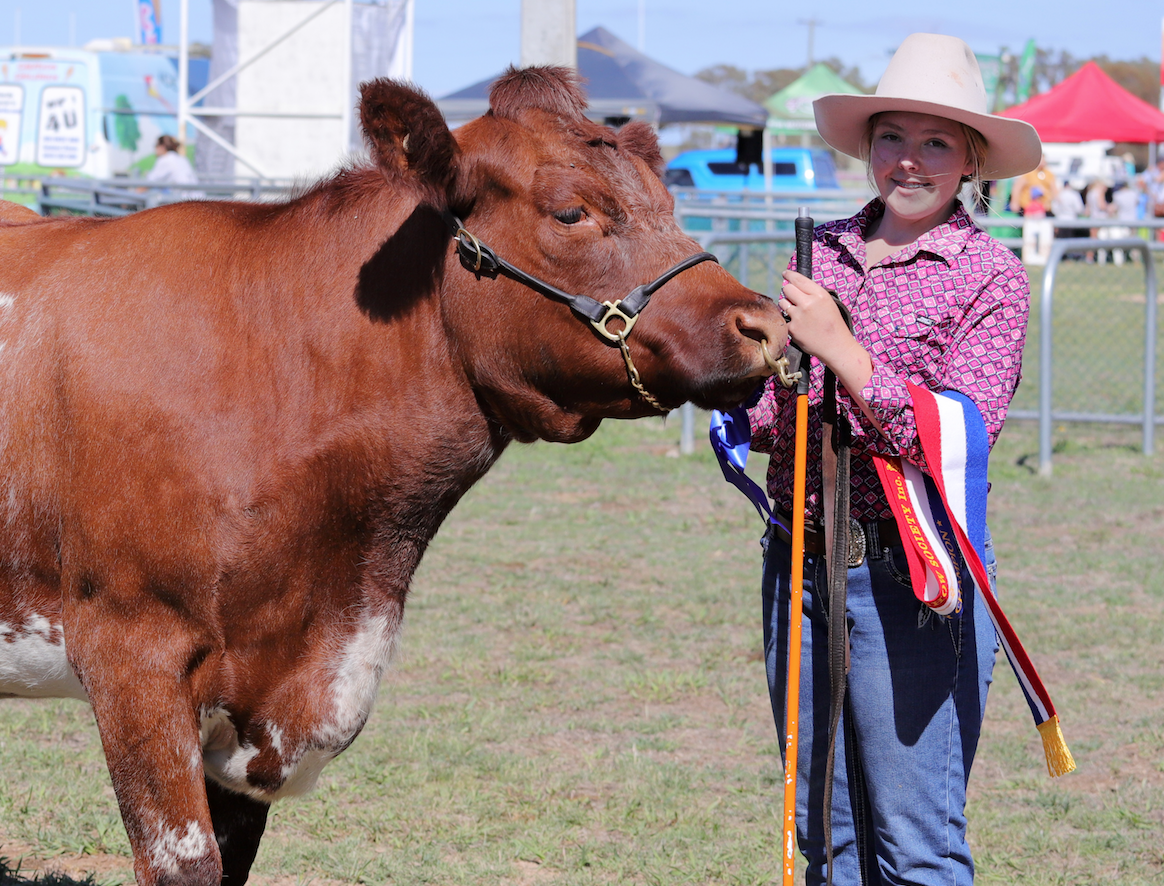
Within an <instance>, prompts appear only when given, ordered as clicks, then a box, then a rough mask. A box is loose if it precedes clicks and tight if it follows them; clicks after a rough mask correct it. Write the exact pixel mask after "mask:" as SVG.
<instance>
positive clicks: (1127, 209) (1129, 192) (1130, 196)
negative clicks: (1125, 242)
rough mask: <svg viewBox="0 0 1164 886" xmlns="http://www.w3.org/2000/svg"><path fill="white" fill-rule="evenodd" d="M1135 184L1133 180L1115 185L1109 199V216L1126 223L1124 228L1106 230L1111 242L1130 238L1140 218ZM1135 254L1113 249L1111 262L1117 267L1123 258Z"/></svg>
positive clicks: (1122, 261) (1138, 199)
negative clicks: (1109, 234)
mask: <svg viewBox="0 0 1164 886" xmlns="http://www.w3.org/2000/svg"><path fill="white" fill-rule="evenodd" d="M1136 185H1137V183H1136V180H1135V179H1131V180H1130V181H1125V182H1123V183H1120V184H1117V185H1116V186H1115V190H1114V191H1113V193H1112V197H1111V210H1110V211H1111V214H1112V215H1113V216H1114V217H1115V218H1117V219H1119V220H1120V221H1122V222H1126V227H1125V226H1121V227H1112V228H1108V230H1109V231H1110V232H1111V237H1112V239H1113V240H1119V239H1120V238H1122V237H1130V236H1132V228H1133V227H1135V224H1136V222H1137V221H1139V218H1140V195H1139V194H1138V193H1137V190H1138V189H1137V187H1136ZM1135 254H1136V253H1134V252H1131V251H1130V250H1124V249H1113V250H1112V261H1114V262H1115V263H1116V264H1117V265H1122V264H1123V263H1124V258H1125V256H1128V255H1131V256H1134V255H1135Z"/></svg>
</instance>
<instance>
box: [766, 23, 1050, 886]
mask: <svg viewBox="0 0 1164 886" xmlns="http://www.w3.org/2000/svg"><path fill="white" fill-rule="evenodd" d="M814 108H815V112H816V123H817V129H818V131H819V132H820V134H821V137H822V138H824V140H825V141H826V142H827V143H828V144H830V145H831V146H832V147H833V148H835V149H837V150H838V151H841V152H843V153H845V154H849V155H851V156H854V157H859V158H860V159H862V160H864V161H865V163H866V164H867V169H868V175H869V179H870V182H871V183H872V185H873V188H874V190H875V191H876V193H877V194H878V196H877V197H876V198H875V199H874V200H872V201H871V202H870V203H869V204H868V205H867V206H865V208H864V209H862V210H861V212H860V213H858V214H857V215H855V216H853V217H852V218H849V219H845V220H842V221H836V222H830V223H828V224H824V225H821V226H820V227H818V228H817V229H816V231H815V233H814V243H813V277H814V279H812V280H810V279H808V278H807V277H805V276H803V275H801V274H798V273H797V272H796V271H795V270H791V269H790V270H788V271H786V272H785V274H784V280H785V283H784V287H783V298H782V299H781V300H780V306H781V308H782V309H783V310H784V312H785V313H786V315H787V316H788V318H789V323H788V329H789V332H790V334H791V335H792V338H793V340H794V342H795V343H796V344H797V345H798V346H799V347H801V348H802V349H803V350H804V351H806V352H807V353H809V354H812V355H813V356H814V359H813V360H812V365H811V381H812V385H811V390H810V396H809V404H810V421H809V446H808V451H809V454H810V455H809V457H810V462H809V472H808V476H809V481H808V494H807V500H806V519H807V521H808V522H807V527H806V542H805V560H804V564H805V565H804V620H803V624H802V631H803V644H804V645H803V647H802V648H803V653H802V654H803V658H802V665H801V668H802V670H801V686H800V695H801V704H800V736H801V737H800V744H799V747H800V754H799V765H798V769H799V772H798V773H797V778H798V791H797V803H798V809H797V828H798V833H799V844H800V848H801V851H802V852H803V853H804V854H805V855H806V857H807V859H808V870H807V877H806V880H807V882H808V883H809V884H818V883H822V882H824V881H825V879H826V877H827V876H828V874H829V873H830V872H828V871H826V863H825V859H826V852H825V845H824V833H823V815H824V810H823V808H822V804H823V791H824V776H825V764H826V756H827V754H826V748H827V740H826V734H827V728H828V712H829V677H828V669H827V663H826V649H827V642H826V636H827V634H826V619H827V612H825V611H824V607H825V606H826V605H827V597H826V596H825V595H824V594H823V593H822V592H823V591H824V590H825V589H826V584H827V583H826V577H825V570H826V564H825V563H824V556H823V553H824V541H823V530H824V529H825V528H827V527H824V526H823V507H822V501H821V476H820V468H819V453H820V442H821V428H820V416H821V412H820V409H821V401H822V379H823V374H824V367H825V366H828V367H829V368H830V369H831V370H832V371H833V373H834V374H835V375H836V378H837V398H836V399H837V410H838V412H839V413H840V414H843V415H846V416H847V418H848V421H849V423H850V425H851V426H852V429H853V444H852V486H851V496H852V498H851V512H850V515H851V527H852V536H851V537H852V538H853V539H854V543H853V544H852V545H851V546H850V547H851V553H850V557H849V563H848V604H847V607H848V608H847V613H846V615H847V623H848V627H849V633H850V638H849V643H850V649H851V652H850V655H851V670H850V673H849V694H848V700H847V703H846V707H845V709H844V713H843V716H842V723H843V726H842V728H841V729H839V730H838V737H837V747H836V756H835V760H836V772H835V781H834V787H833V794H832V805H833V808H832V810H831V821H832V843H833V847H834V850H835V855H834V859H833V867H834V870H833V871H832V872H831V873H832V878H831V879H832V882H834V883H837V884H844V886H851V884H852V886H855V884H859V883H862V882H864V883H866V884H880V883H885V884H916V886H928V884H939V883H941V884H944V886H950V884H954V886H968V884H970V883H972V882H973V872H974V867H973V861H972V859H971V857H970V849H969V846H968V845H967V842H966V819H965V814H964V807H965V802H966V782H967V778H968V776H969V774H970V766H971V763H972V762H973V759H974V751H975V748H976V746H977V742H978V735H979V730H980V728H981V724H982V717H983V712H984V706H985V703H986V691H987V687H988V686H989V684H990V681H991V671H992V669H993V665H994V655H995V651H996V649H997V644H996V640H995V634H994V629H993V626H992V624H991V622H990V619H989V615H988V613H987V611H986V607H985V605H984V604H983V603H982V602H981V600H980V599H979V600H977V601H976V600H975V599H974V598H975V596H976V595H975V594H973V593H971V594H967V595H966V599H964V600H963V609H962V612H961V614H960V616H951V617H942V616H938V615H935V614H933V613H932V611H931V610H930V609H928V608H927V607H925V606H923V605H922V604H921V603H919V602H918V600H917V599H916V597H915V596H914V594H913V592H912V590H911V583H910V578H909V568H908V563H907V560H906V558H905V553H904V550H903V548H902V545H901V541H900V536H899V534H898V531H897V525H896V523H895V521H894V519H893V512H892V510H891V509H890V507H889V504H888V502H887V500H886V496H885V493H884V491H883V488H882V485H881V482H880V480H879V478H878V474H877V472H876V470H875V467H874V465H873V461H872V453H880V454H882V455H886V456H898V457H900V458H902V459H903V460H907V461H909V462H911V463H913V464H914V465H916V466H917V467H919V468H921V469H922V470H923V471H925V470H928V468H927V466H926V463H925V458H924V455H923V454H922V451H921V448H920V444H919V441H918V436H917V428H916V425H915V422H914V415H913V407H912V401H911V398H910V395H909V393H908V391H907V389H906V382H911V383H913V384H915V385H920V386H924V387H926V388H928V389H930V390H933V391H938V392H941V391H951V390H953V391H959V392H961V393H962V394H964V395H966V396H967V397H969V398H970V399H971V400H972V401H973V403H974V404H975V405H976V406H977V408H978V410H979V411H980V412H981V414H982V417H983V419H984V421H985V424H986V429H987V434H988V438H989V443H990V444H991V445H993V443H994V440H995V439H996V438H997V436H998V433H999V431H1000V430H1001V429H1002V423H1003V420H1004V419H1005V417H1006V410H1007V405H1008V404H1009V402H1010V399H1011V397H1012V395H1013V394H1014V390H1015V387H1016V386H1017V385H1018V381H1019V373H1020V364H1021V357H1022V349H1023V340H1024V336H1025V331H1026V324H1027V314H1028V309H1029V289H1030V286H1029V283H1028V280H1027V275H1026V272H1025V271H1024V269H1023V266H1022V264H1021V263H1020V262H1019V260H1018V259H1017V258H1016V257H1015V256H1014V255H1013V253H1011V251H1010V250H1008V249H1006V248H1005V247H1003V246H1002V245H1001V244H999V243H998V242H997V241H995V240H993V239H992V238H991V237H989V236H988V235H987V234H986V233H984V232H983V231H981V230H979V229H978V228H976V227H975V226H974V224H973V222H972V221H971V220H970V217H969V216H968V215H967V213H966V211H965V210H964V209H963V208H962V205H961V203H960V202H959V200H958V192H959V191H960V190H961V189H962V187H963V186H964V185H966V184H970V185H971V186H972V187H973V188H977V189H981V187H982V183H983V182H984V181H985V180H991V179H1001V178H1009V177H1012V176H1016V175H1021V174H1023V173H1025V172H1027V171H1029V170H1032V169H1034V168H1035V167H1036V166H1037V165H1038V164H1039V161H1040V158H1041V156H1042V146H1041V144H1040V142H1039V137H1038V135H1037V134H1036V132H1035V130H1034V129H1033V128H1032V127H1031V126H1030V125H1029V124H1027V123H1024V122H1022V121H1018V120H1009V119H1005V118H1001V117H996V116H993V115H991V114H988V113H987V108H986V93H985V90H984V88H983V85H982V77H981V74H980V72H979V69H978V63H977V60H976V59H975V57H974V54H973V53H972V52H971V51H970V48H969V47H968V46H967V45H966V44H965V43H963V42H962V41H961V40H958V39H956V38H954V37H946V36H940V35H934V34H913V35H911V36H910V37H908V38H907V39H906V40H905V41H904V42H903V43H902V44H901V47H900V48H899V49H898V51H897V53H896V54H895V55H894V57H893V59H892V61H891V62H890V63H889V66H888V68H887V69H886V71H885V75H884V76H883V77H882V79H881V82H880V83H879V85H878V87H877V92H876V94H874V95H829V96H824V97H822V98H820V99H818V100H817V101H816V102H815V103H814ZM827 290H832V291H834V292H836V293H837V294H838V295H839V297H840V299H841V301H842V302H844V304H845V305H846V306H847V308H848V309H849V311H850V312H851V314H852V320H853V331H852V332H851V333H850V332H849V330H848V328H847V327H846V325H845V323H844V321H843V320H842V317H841V315H840V312H839V311H838V310H837V308H836V306H835V305H834V303H833V301H832V298H831V296H830V294H829V292H828V291H827ZM794 400H795V393H794V392H790V391H787V390H785V389H784V388H782V387H780V386H779V384H778V383H777V384H772V383H769V385H768V386H767V388H766V389H765V391H764V394H763V396H762V397H761V399H760V402H759V403H758V404H757V405H756V406H754V407H753V408H751V409H750V410H749V420H750V422H751V426H752V434H753V437H752V448H753V449H755V450H757V451H761V452H768V453H770V454H771V458H770V461H769V467H768V480H767V482H768V492H769V495H770V496H771V497H772V498H773V499H774V502H775V505H776V507H777V509H778V510H779V511H781V512H782V516H781V517H780V522H781V523H783V524H784V525H783V526H778V525H776V524H773V526H772V528H771V529H770V530H769V532H768V534H767V536H766V537H765V552H766V553H765V559H764V575H763V600H764V640H765V653H766V658H767V668H768V678H769V685H770V690H771V697H772V708H773V713H774V714H775V718H776V723H777V728H778V729H781V730H782V729H783V725H784V722H785V711H784V687H785V669H786V660H787V652H788V650H787V648H786V643H787V636H788V624H787V620H788V598H789V584H790V577H789V572H790V558H791V552H790V548H789V544H788V542H789V535H788V532H787V527H788V526H790V523H789V511H790V508H791V501H792V481H793V452H792V448H793V441H794V433H793V431H794V424H795V413H794ZM814 455H815V456H816V458H815V461H816V462H817V463H816V464H814ZM829 565H831V564H829ZM986 565H987V569H988V571H989V572H990V575H991V576H992V578H993V568H994V564H993V553H992V551H991V548H990V546H989V539H988V541H987V557H986ZM970 587H973V586H972V585H970ZM976 604H977V605H976Z"/></svg>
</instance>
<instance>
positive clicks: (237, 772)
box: [200, 708, 259, 794]
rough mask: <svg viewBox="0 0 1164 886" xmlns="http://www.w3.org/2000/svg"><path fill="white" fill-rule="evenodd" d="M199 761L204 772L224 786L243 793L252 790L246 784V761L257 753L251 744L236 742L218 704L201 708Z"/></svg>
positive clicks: (236, 738)
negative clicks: (213, 706)
mask: <svg viewBox="0 0 1164 886" xmlns="http://www.w3.org/2000/svg"><path fill="white" fill-rule="evenodd" d="M200 731H201V738H202V765H203V767H204V768H205V770H206V774H207V775H209V776H210V777H211V778H213V779H214V780H215V781H216V782H218V783H219V784H221V785H223V786H224V787H227V788H230V789H231V790H234V791H239V792H240V793H244V794H252V793H254V791H253V790H252V789H251V787H250V786H249V785H248V784H247V765H248V764H249V763H250V762H251V760H253V759H254V758H255V756H256V755H257V754H258V753H259V749H258V748H256V747H255V746H254V745H250V744H240V743H239V738H238V732H237V731H236V730H235V728H234V724H233V723H231V722H230V717H229V716H228V715H227V713H226V711H224V710H223V709H222V708H213V709H212V710H210V711H203V712H202V724H201V730H200Z"/></svg>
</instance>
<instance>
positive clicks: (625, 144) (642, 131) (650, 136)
mask: <svg viewBox="0 0 1164 886" xmlns="http://www.w3.org/2000/svg"><path fill="white" fill-rule="evenodd" d="M618 147H619V149H620V150H622V151H626V152H627V153H628V154H632V155H634V156H635V157H638V158H639V159H640V160H642V161H643V162H644V163H646V164H647V166H649V167H651V172H653V173H655V175H657V176H659V178H662V177H663V169H664V167H665V165H666V164H664V163H663V152H662V151H660V150H659V138H658V136H656V135H655V130H654V129H652V128H651V124H649V123H644V122H643V121H642V120H632V121H631V122H630V123H628V124H626V126H624V127H622V129H620V130H619V131H618Z"/></svg>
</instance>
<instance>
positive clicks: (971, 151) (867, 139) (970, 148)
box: [861, 111, 987, 209]
mask: <svg viewBox="0 0 1164 886" xmlns="http://www.w3.org/2000/svg"><path fill="white" fill-rule="evenodd" d="M886 113H890V112H888V111H882V112H881V113H878V114H873V115H872V116H871V117H870V118H869V120H868V121H867V122H866V123H865V133H864V135H862V136H861V160H862V162H864V164H865V176H866V178H868V180H869V186H870V187H872V188H873V191H874V193H876V192H877V183H876V182H875V181H874V180H873V169H872V167H871V166H870V164H869V159H870V157H872V156H873V130H874V129H876V128H877V121H878V120H879V119H881V115H882V114H886ZM951 122H952V123H957V124H958V128H959V129H961V130H962V135H963V137H964V138H965V139H966V153H967V154H968V155H969V156H968V157H967V159H968V160H969V161H970V164H971V172H970V174H969V175H964V176H962V183H963V184H969V185H970V193H971V196H972V198H973V200H974V202H975V204H981V203H983V202H985V200H986V182H985V181H983V180H982V162H983V160H985V159H986V147H987V146H986V137H985V136H984V135H983V134H982V133H981V132H979V131H978V130H977V129H975V128H974V127H973V126H967V125H966V124H965V123H959V122H958V121H957V120H953V121H951ZM976 208H977V206H974V207H971V209H976Z"/></svg>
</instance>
